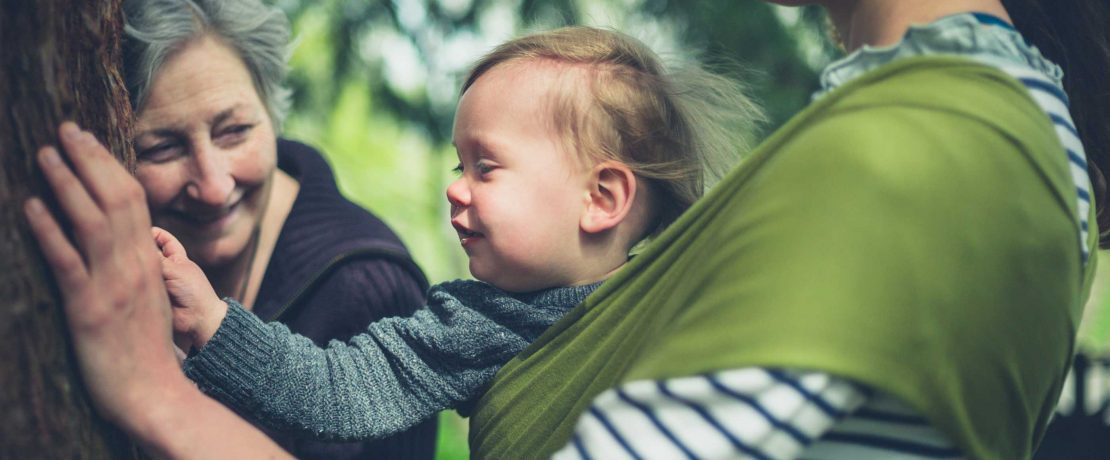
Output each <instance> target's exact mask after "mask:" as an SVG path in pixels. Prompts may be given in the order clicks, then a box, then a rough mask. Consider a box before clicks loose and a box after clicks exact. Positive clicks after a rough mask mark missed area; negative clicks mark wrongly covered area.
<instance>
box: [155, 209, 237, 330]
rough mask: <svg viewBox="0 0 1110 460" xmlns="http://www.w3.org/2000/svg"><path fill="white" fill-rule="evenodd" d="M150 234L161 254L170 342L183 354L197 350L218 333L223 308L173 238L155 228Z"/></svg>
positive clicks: (202, 273)
mask: <svg viewBox="0 0 1110 460" xmlns="http://www.w3.org/2000/svg"><path fill="white" fill-rule="evenodd" d="M151 233H152V234H153V236H154V243H155V244H157V245H158V248H159V249H160V250H161V251H162V279H163V280H164V281H165V283H166V292H167V293H169V296H170V306H172V307H173V308H172V311H173V332H174V342H175V343H176V344H177V346H178V348H180V349H182V350H185V351H189V350H190V349H191V348H194V347H195V348H201V347H203V346H204V344H205V343H207V342H208V339H209V338H211V337H212V335H213V334H215V333H216V329H219V327H220V322H221V321H223V319H224V316H226V315H227V304H226V303H224V301H222V300H220V298H219V296H217V295H216V291H215V290H213V289H212V284H210V283H209V282H208V278H207V277H206V276H204V271H202V270H201V269H200V267H199V266H197V264H196V263H193V261H191V260H189V257H188V256H187V255H186V254H185V247H183V246H182V245H181V243H180V242H179V241H177V238H174V236H173V235H171V234H170V233H169V232H167V231H165V230H163V229H161V228H158V227H153V228H152V229H151Z"/></svg>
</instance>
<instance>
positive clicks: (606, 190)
mask: <svg viewBox="0 0 1110 460" xmlns="http://www.w3.org/2000/svg"><path fill="white" fill-rule="evenodd" d="M586 200H587V202H586V207H585V209H584V210H583V212H582V219H581V221H580V222H579V226H580V227H581V229H582V231H584V232H586V233H600V232H603V231H606V230H609V229H612V228H614V227H616V226H617V225H618V224H620V223H621V222H623V221H624V220H625V218H627V217H628V214H629V213H630V212H631V210H632V206H633V203H634V202H635V200H636V174H634V173H633V172H632V169H631V168H629V167H628V165H626V164H624V163H621V162H618V161H603V162H601V163H599V164H598V165H596V166H594V167H593V169H592V170H591V171H590V182H589V190H588V193H587V197H586Z"/></svg>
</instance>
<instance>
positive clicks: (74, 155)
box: [24, 122, 288, 458]
mask: <svg viewBox="0 0 1110 460" xmlns="http://www.w3.org/2000/svg"><path fill="white" fill-rule="evenodd" d="M59 136H60V138H61V144H62V146H63V147H64V149H65V152H66V153H67V156H68V157H69V159H70V161H71V162H72V164H73V169H72V170H71V169H70V168H69V167H67V166H66V164H65V163H64V162H63V160H62V157H61V155H60V153H59V151H58V150H57V149H56V148H54V147H44V148H42V149H41V150H40V151H39V152H38V161H39V164H40V166H41V168H42V170H43V174H44V175H45V177H46V179H47V181H48V182H49V184H50V186H51V188H52V189H53V190H54V193H55V194H56V195H57V198H58V202H59V204H60V206H61V209H62V212H63V213H64V214H65V217H66V218H67V220H68V221H69V222H71V223H72V225H73V230H74V237H75V240H76V245H74V244H73V243H71V242H70V241H69V240H68V239H67V238H66V236H65V234H64V233H63V231H62V229H61V227H60V226H59V224H58V220H57V219H55V218H54V217H53V216H52V215H51V214H50V213H49V212H48V211H47V210H46V208H45V206H44V205H43V203H42V201H41V200H40V199H38V198H31V199H30V200H28V201H27V203H26V205H25V208H24V209H25V212H26V215H27V219H28V221H29V223H30V225H31V230H32V232H33V233H34V235H35V238H36V239H37V240H38V242H39V245H40V246H41V247H42V251H43V254H44V255H45V257H46V260H47V263H48V264H49V265H50V267H51V269H52V270H53V271H54V275H55V277H56V278H57V282H58V285H59V288H60V291H61V292H62V295H63V298H64V301H65V312H66V317H67V322H68V325H69V329H70V333H71V336H72V339H73V344H74V348H75V351H76V355H77V359H78V362H79V365H80V369H81V374H82V376H83V377H84V380H85V385H86V386H87V387H88V390H89V392H90V394H91V395H92V397H93V401H94V403H95V405H96V407H97V409H98V411H99V412H100V413H101V414H102V415H103V416H104V417H105V418H107V419H108V420H110V421H112V422H114V423H116V424H118V425H119V426H120V427H122V428H123V429H124V430H125V431H126V432H127V433H128V434H130V435H131V436H132V437H134V438H136V440H138V442H139V443H140V444H141V445H142V446H143V447H144V448H145V449H146V450H147V451H149V452H150V453H152V454H154V455H156V456H159V457H173V458H193V457H196V458H200V457H204V458H213V457H215V458H242V457H252V458H253V457H267V458H287V457H288V454H286V453H285V452H283V451H282V450H281V449H280V448H278V447H277V446H276V445H275V444H273V442H271V441H270V440H269V438H267V437H266V436H265V435H263V434H262V433H261V432H259V431H258V430H257V429H255V428H254V427H253V426H251V425H250V424H249V423H247V422H246V421H244V420H242V419H240V418H239V417H238V416H236V415H235V414H234V413H232V412H231V411H229V410H228V409H226V408H224V407H223V406H221V405H220V404H219V403H217V402H215V401H214V400H212V399H210V398H208V397H206V396H204V395H203V394H202V393H201V392H200V391H199V390H197V388H196V387H195V386H193V385H192V383H190V382H189V381H188V380H187V379H186V378H185V376H184V374H183V373H182V372H181V370H180V369H179V368H178V366H177V361H176V358H175V356H174V351H173V342H172V340H171V331H170V304H169V299H168V298H167V294H166V289H165V286H164V285H163V282H162V276H161V266H160V259H161V255H160V253H159V252H158V249H157V248H156V247H155V245H154V243H153V241H152V239H151V237H150V227H151V225H150V215H149V213H148V211H147V207H146V200H145V195H144V192H143V189H142V188H141V187H140V186H139V184H138V182H136V181H135V180H134V179H133V178H131V177H130V175H128V174H127V172H126V171H125V170H124V168H123V167H122V166H121V165H120V164H119V163H118V162H117V161H116V160H115V159H114V158H112V156H111V155H109V154H108V152H107V150H106V149H105V148H104V147H103V146H101V145H100V144H99V143H98V142H97V141H96V139H95V138H94V137H93V136H92V134H90V133H87V132H83V131H81V130H80V129H79V128H78V127H77V125H76V124H74V123H70V122H67V123H64V124H62V126H61V127H60V129H59ZM202 446H203V447H202Z"/></svg>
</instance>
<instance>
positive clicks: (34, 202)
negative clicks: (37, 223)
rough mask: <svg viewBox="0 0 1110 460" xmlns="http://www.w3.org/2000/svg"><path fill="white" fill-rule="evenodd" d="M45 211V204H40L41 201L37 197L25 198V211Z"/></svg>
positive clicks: (34, 212) (35, 212)
mask: <svg viewBox="0 0 1110 460" xmlns="http://www.w3.org/2000/svg"><path fill="white" fill-rule="evenodd" d="M44 212H46V206H43V205H42V201H39V199H38V198H30V199H28V200H27V213H28V214H42V213H44Z"/></svg>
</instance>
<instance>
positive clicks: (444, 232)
mask: <svg viewBox="0 0 1110 460" xmlns="http://www.w3.org/2000/svg"><path fill="white" fill-rule="evenodd" d="M276 3H277V5H278V6H279V7H281V8H282V9H283V10H285V11H286V13H287V14H288V15H289V17H290V20H291V21H292V23H293V28H294V34H295V37H296V39H295V43H294V47H293V49H292V54H291V63H292V71H291V74H290V83H291V85H292V87H293V89H294V91H295V95H294V107H293V111H292V113H291V114H290V116H289V118H288V120H287V122H286V125H285V127H284V135H285V136H286V137H290V138H294V139H298V140H302V141H305V142H307V143H309V144H311V145H315V146H316V147H318V148H320V149H321V150H322V151H323V152H324V153H325V155H326V156H327V157H328V159H329V160H330V162H331V163H332V166H333V168H334V169H335V172H336V175H337V177H338V181H339V185H340V188H341V189H342V191H343V192H344V193H345V194H346V195H347V196H348V197H350V198H351V199H352V200H353V201H355V202H357V203H359V204H360V205H362V206H363V207H365V208H367V209H370V210H371V211H373V212H374V213H376V214H377V215H379V216H380V217H382V218H383V219H384V220H385V221H386V222H387V223H389V224H390V225H391V226H392V227H393V228H394V230H396V231H397V233H398V234H399V235H400V236H401V238H402V239H403V240H404V241H405V243H406V244H407V245H408V247H409V249H410V250H411V251H412V253H413V254H414V257H415V258H416V260H417V261H418V262H419V263H420V265H421V266H422V267H423V268H424V270H425V272H426V273H427V274H428V277H429V279H430V280H431V281H432V282H433V283H435V282H440V281H445V280H449V279H454V278H463V277H467V276H468V274H467V270H466V257H465V255H464V253H463V252H462V250H461V248H460V247H459V245H458V240H457V238H456V236H455V234H454V231H453V230H452V229H451V228H450V225H449V224H448V219H447V214H448V209H447V202H446V199H445V198H444V192H443V191H444V189H445V187H446V185H447V183H448V182H449V181H450V180H451V178H452V175H451V173H450V169H451V168H452V167H453V166H454V165H455V163H456V158H455V154H454V152H453V149H452V148H451V147H450V127H451V122H452V116H453V113H454V104H455V101H456V99H457V96H458V94H457V92H458V86H459V84H460V83H461V81H460V80H461V79H462V78H463V77H464V75H465V72H466V70H467V65H469V63H471V62H473V61H474V60H475V59H476V58H478V57H479V56H480V55H481V54H482V53H484V52H486V51H488V50H489V49H491V48H492V47H493V46H495V45H497V44H498V43H500V42H502V41H504V40H507V39H509V38H512V37H514V36H517V35H519V34H521V33H524V32H528V31H534V30H542V29H547V28H551V27H555V26H560V25H570V24H586V25H594V26H606V27H612V28H615V29H617V30H621V31H623V32H625V33H628V34H630V35H633V36H635V37H637V38H639V39H641V40H643V41H645V42H646V43H648V44H649V45H651V46H652V47H653V48H654V49H656V50H657V51H659V52H660V53H661V54H662V55H663V56H664V57H665V58H668V57H669V58H677V59H686V58H690V57H696V58H700V59H701V60H702V61H703V62H706V63H708V64H709V65H711V66H712V67H714V68H716V69H718V70H719V71H722V72H726V73H731V74H733V75H734V76H736V77H737V78H739V79H741V81H744V82H745V83H746V84H748V85H749V88H750V92H751V94H754V95H756V96H757V98H758V99H759V100H760V101H762V103H763V105H764V107H765V109H766V111H767V113H768V114H769V115H770V117H771V121H770V123H769V126H768V127H767V129H766V130H765V133H769V132H771V131H772V130H773V129H774V128H775V127H777V126H778V125H780V124H781V123H782V122H784V121H785V120H786V119H788V118H789V117H790V115H791V114H793V113H795V112H796V111H797V110H799V109H800V108H801V107H803V106H804V105H805V104H806V102H807V101H808V99H809V95H810V94H811V93H812V91H813V90H814V89H815V88H816V86H817V69H820V68H821V67H822V66H824V64H826V63H827V62H829V61H830V60H831V59H833V58H835V57H836V56H837V55H838V51H837V50H836V49H835V48H834V47H833V46H831V45H830V44H829V43H830V42H829V41H828V40H825V37H824V35H825V34H826V32H825V27H824V24H825V20H824V18H823V16H822V13H821V12H820V11H819V10H817V9H815V8H809V7H807V8H798V9H789V8H783V7H775V6H769V5H768V4H766V3H763V2H760V1H755V0H705V1H675V0H552V1H537V0H394V1H390V0H371V1H367V0H320V1H300V0H279V1H277V2H276ZM765 133H764V134H765ZM1106 262H1110V261H1106ZM1101 284H1105V283H1101ZM1096 298H1099V299H1101V298H1102V296H1101V294H1099V295H1096ZM1100 303H1101V301H1100ZM1100 306H1101V305H1100ZM1091 310H1092V312H1093V313H1091V316H1092V317H1091V318H1089V319H1088V320H1087V321H1086V324H1085V329H1084V331H1085V332H1084V339H1083V340H1084V343H1085V344H1086V346H1088V347H1094V346H1101V345H1102V344H1106V343H1110V318H1104V317H1096V316H1097V315H1099V314H1100V312H1105V311H1110V309H1108V308H1096V309H1091ZM1103 316H1105V315H1103ZM441 421H442V423H441V427H442V429H441V431H440V439H439V444H438V446H437V450H438V458H442V459H455V458H459V459H461V458H467V456H468V455H467V448H466V434H465V433H466V431H465V427H466V425H465V422H464V421H463V420H462V419H460V418H459V417H458V416H456V415H454V414H453V413H445V414H443V415H442V416H441Z"/></svg>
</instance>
